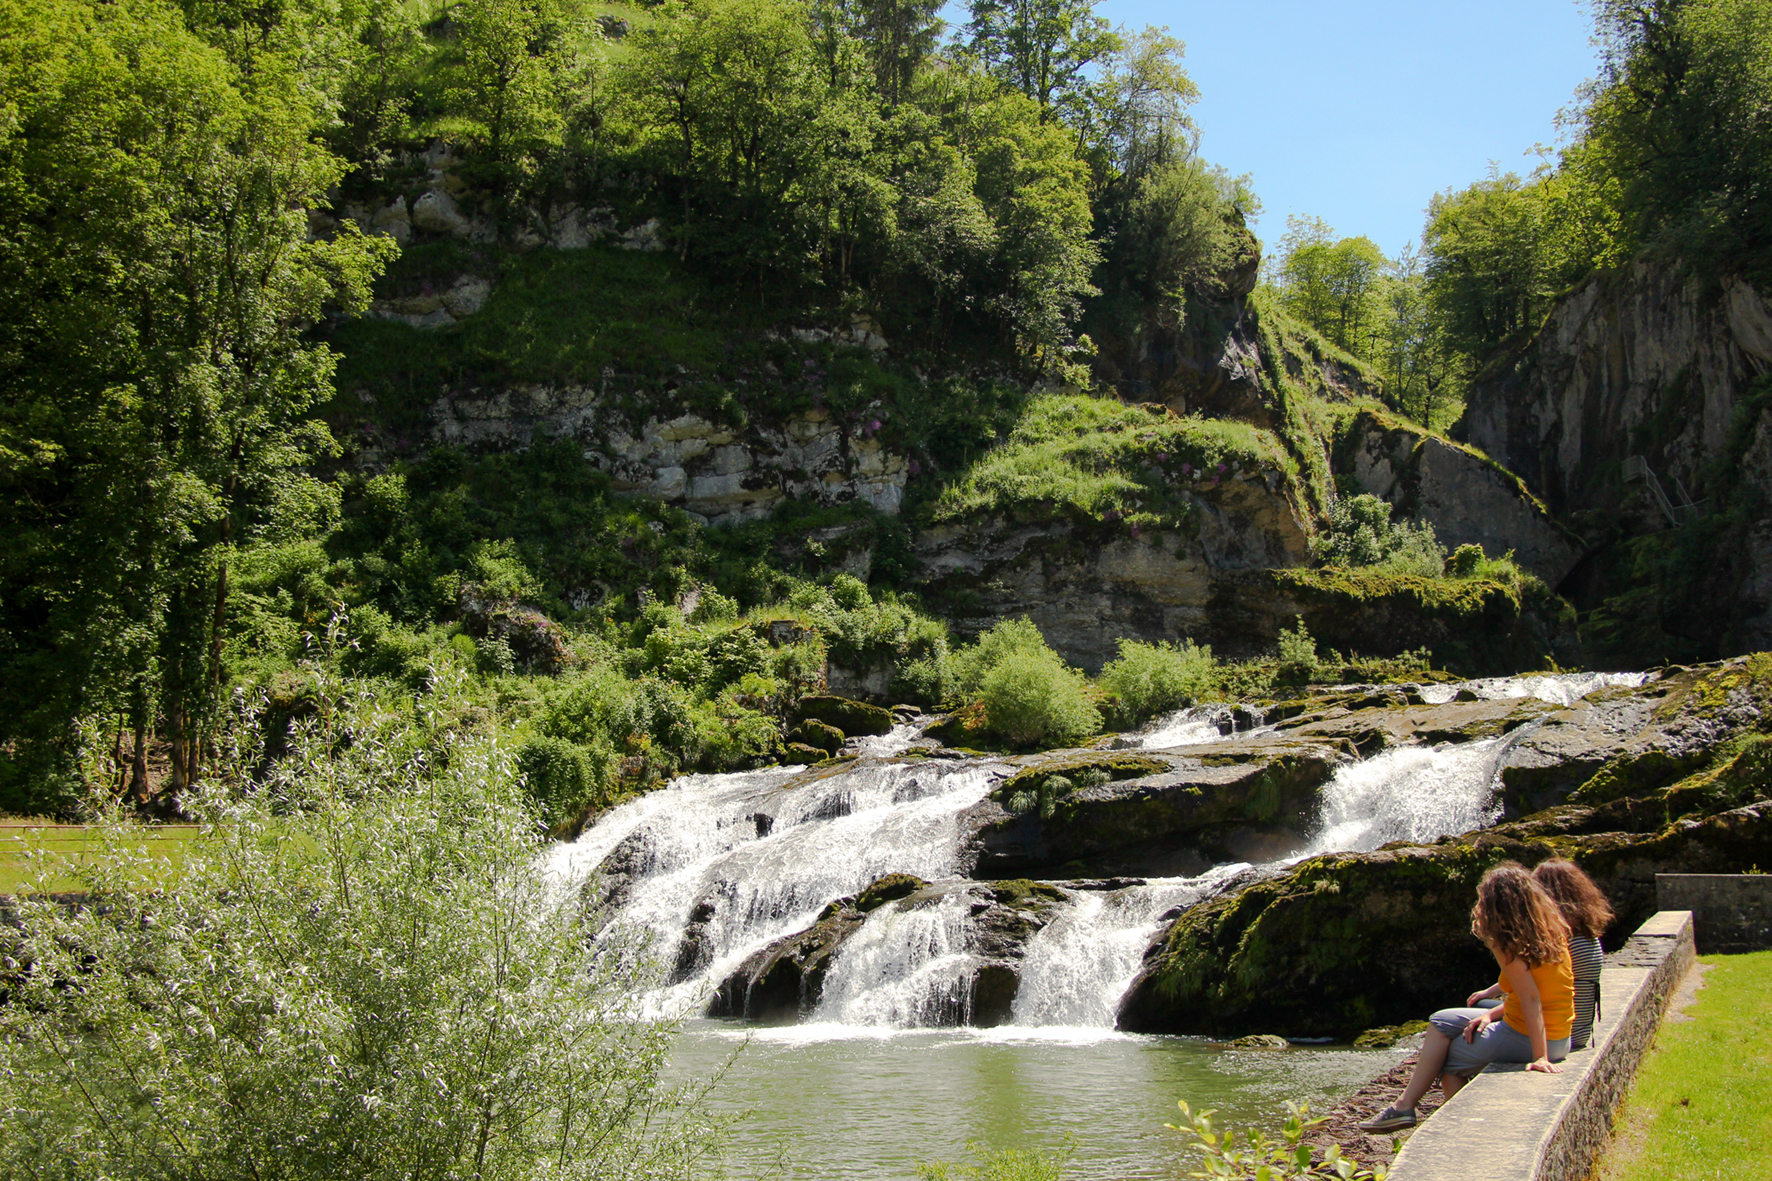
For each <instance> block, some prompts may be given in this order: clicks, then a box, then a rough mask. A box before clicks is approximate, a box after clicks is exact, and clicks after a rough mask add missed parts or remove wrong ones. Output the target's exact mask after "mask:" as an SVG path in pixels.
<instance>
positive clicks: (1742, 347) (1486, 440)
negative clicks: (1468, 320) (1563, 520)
mask: <svg viewBox="0 0 1772 1181" xmlns="http://www.w3.org/2000/svg"><path fill="white" fill-rule="evenodd" d="M1768 370H1772V307H1768V306H1767V303H1766V300H1765V299H1764V298H1763V297H1762V296H1761V295H1760V294H1759V293H1757V292H1756V291H1754V289H1753V288H1752V287H1750V286H1748V285H1747V284H1746V283H1743V282H1741V281H1739V280H1733V279H1731V280H1728V281H1726V282H1724V283H1723V284H1722V286H1721V288H1720V290H1718V289H1710V290H1707V289H1706V286H1705V285H1704V284H1702V283H1700V282H1699V281H1697V280H1694V279H1685V278H1681V277H1679V276H1677V275H1675V274H1672V273H1669V272H1668V271H1666V270H1664V269H1662V268H1658V267H1655V266H1652V265H1650V264H1648V263H1639V264H1638V265H1636V266H1634V267H1633V268H1631V269H1630V271H1628V272H1627V273H1626V274H1625V275H1624V276H1622V277H1620V278H1616V279H1595V280H1591V281H1589V282H1588V283H1586V284H1585V285H1583V286H1582V287H1581V288H1580V289H1579V290H1577V291H1576V292H1575V293H1574V294H1573V295H1571V296H1570V297H1569V298H1568V299H1566V300H1564V301H1563V303H1562V304H1561V305H1560V306H1558V307H1557V309H1556V310H1555V311H1553V312H1552V313H1551V315H1550V318H1549V319H1548V320H1547V321H1546V323H1545V326H1544V328H1543V329H1542V331H1540V333H1539V334H1538V337H1537V338H1536V339H1535V340H1534V341H1533V343H1532V345H1531V346H1530V347H1528V348H1527V349H1526V350H1525V351H1524V352H1523V353H1522V354H1521V355H1520V356H1519V357H1518V358H1517V359H1516V360H1515V361H1514V362H1513V364H1512V365H1511V366H1509V367H1508V368H1507V369H1506V370H1505V371H1503V372H1502V373H1501V374H1500V375H1499V376H1498V377H1496V378H1495V379H1494V380H1491V381H1485V382H1482V383H1479V384H1478V385H1476V386H1474V387H1473V388H1472V389H1471V392H1470V397H1469V401H1468V402H1467V405H1466V410H1465V425H1466V430H1467V431H1468V433H1469V437H1470V441H1471V442H1472V443H1474V444H1476V445H1477V446H1478V447H1481V448H1482V449H1483V450H1484V451H1486V452H1487V453H1489V454H1490V455H1492V456H1494V457H1495V458H1496V459H1497V460H1498V461H1500V462H1501V463H1502V464H1504V465H1506V466H1507V467H1508V468H1509V469H1511V470H1513V471H1515V472H1517V473H1519V475H1520V476H1521V478H1523V479H1524V480H1525V481H1526V482H1527V483H1528V484H1530V485H1531V486H1532V487H1533V488H1534V489H1536V490H1537V491H1538V492H1539V494H1540V495H1541V496H1543V497H1544V498H1545V500H1546V502H1547V503H1548V504H1549V505H1550V507H1551V509H1552V510H1553V511H1554V512H1558V513H1569V512H1574V511H1578V510H1581V509H1594V508H1598V509H1605V510H1608V511H1612V510H1616V509H1620V508H1627V502H1630V503H1629V506H1628V508H1627V511H1631V512H1635V513H1638V514H1641V515H1644V516H1647V517H1650V518H1653V515H1654V513H1655V512H1656V511H1658V510H1655V509H1654V506H1652V505H1650V504H1648V503H1647V501H1646V500H1645V499H1644V498H1642V497H1641V496H1640V495H1637V494H1636V492H1635V490H1634V489H1633V488H1631V487H1628V486H1626V485H1625V484H1624V483H1623V481H1622V471H1621V463H1622V461H1623V459H1624V457H1625V456H1626V455H1629V454H1642V455H1643V456H1644V457H1645V458H1647V459H1648V461H1649V463H1650V465H1651V466H1652V467H1653V468H1654V469H1655V470H1656V472H1657V474H1658V475H1659V476H1660V477H1661V478H1662V480H1663V481H1669V480H1671V479H1678V480H1679V481H1681V483H1683V484H1684V485H1685V486H1686V487H1687V488H1688V489H1689V490H1691V491H1692V494H1693V495H1694V496H1702V495H1703V491H1704V488H1703V481H1702V474H1703V473H1702V470H1701V469H1702V468H1703V465H1704V463H1705V461H1706V460H1708V459H1711V458H1714V457H1716V456H1719V455H1721V454H1722V453H1723V452H1724V449H1725V447H1726V446H1727V444H1728V437H1729V431H1730V426H1731V423H1732V421H1733V418H1734V414H1735V408H1736V406H1737V405H1738V404H1739V403H1740V402H1741V400H1742V399H1743V398H1744V397H1745V396H1746V393H1747V387H1748V385H1749V384H1750V383H1751V382H1752V381H1753V380H1754V379H1755V378H1756V377H1758V376H1759V375H1761V374H1764V373H1766V372H1767V371H1768ZM1746 462H1747V463H1748V465H1749V466H1750V467H1751V468H1752V469H1753V471H1754V472H1755V473H1756V474H1757V475H1759V476H1761V477H1765V476H1772V434H1769V433H1768V432H1767V431H1766V430H1765V429H1764V428H1761V429H1759V430H1756V432H1755V438H1754V442H1753V444H1752V445H1751V446H1750V448H1749V451H1748V455H1747V457H1746ZM1668 491H1669V492H1670V493H1671V492H1672V491H1673V489H1672V488H1671V486H1670V487H1669V489H1668Z"/></svg>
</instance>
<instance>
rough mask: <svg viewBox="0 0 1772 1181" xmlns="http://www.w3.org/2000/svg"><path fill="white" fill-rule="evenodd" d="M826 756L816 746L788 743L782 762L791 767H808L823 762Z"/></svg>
mask: <svg viewBox="0 0 1772 1181" xmlns="http://www.w3.org/2000/svg"><path fill="white" fill-rule="evenodd" d="M827 757H828V756H827V755H826V753H825V752H824V751H822V750H820V749H818V747H816V746H807V745H806V744H805V743H804V742H790V743H788V744H787V748H786V750H785V752H784V753H783V755H782V762H784V763H787V764H788V765H789V766H792V767H810V766H812V765H813V764H815V763H821V762H823V761H824V760H825V759H826V758H827Z"/></svg>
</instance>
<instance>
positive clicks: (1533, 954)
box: [1471, 861, 1569, 968]
mask: <svg viewBox="0 0 1772 1181" xmlns="http://www.w3.org/2000/svg"><path fill="white" fill-rule="evenodd" d="M1471 934H1473V935H1475V936H1476V937H1477V938H1478V939H1481V940H1482V941H1483V942H1484V943H1486V944H1488V945H1489V948H1490V950H1491V951H1495V952H1498V953H1500V954H1501V956H1502V957H1503V958H1505V959H1516V960H1524V961H1525V962H1526V966H1527V967H1528V968H1536V967H1538V966H1539V965H1540V964H1548V963H1551V962H1552V961H1554V960H1559V959H1562V958H1563V957H1564V956H1565V955H1568V954H1569V924H1568V923H1566V922H1564V921H1563V915H1562V912H1561V911H1560V910H1558V909H1557V904H1556V902H1555V901H1554V900H1552V898H1551V896H1550V895H1549V894H1547V893H1545V890H1544V887H1543V886H1541V885H1539V884H1538V882H1537V881H1535V880H1534V879H1533V877H1532V875H1531V874H1530V873H1527V872H1526V867H1525V866H1523V865H1521V864H1519V863H1518V862H1517V861H1504V862H1502V863H1501V864H1500V865H1497V866H1496V867H1495V868H1494V869H1491V870H1490V871H1489V872H1488V873H1486V874H1484V875H1483V880H1482V881H1481V882H1479V883H1477V904H1476V905H1475V906H1473V907H1472V908H1471Z"/></svg>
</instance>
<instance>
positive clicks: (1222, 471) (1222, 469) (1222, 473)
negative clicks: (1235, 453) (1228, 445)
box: [1218, 463, 1224, 476]
mask: <svg viewBox="0 0 1772 1181" xmlns="http://www.w3.org/2000/svg"><path fill="white" fill-rule="evenodd" d="M1218 474H1219V475H1221V476H1222V475H1224V464H1222V463H1221V464H1219V465H1218Z"/></svg>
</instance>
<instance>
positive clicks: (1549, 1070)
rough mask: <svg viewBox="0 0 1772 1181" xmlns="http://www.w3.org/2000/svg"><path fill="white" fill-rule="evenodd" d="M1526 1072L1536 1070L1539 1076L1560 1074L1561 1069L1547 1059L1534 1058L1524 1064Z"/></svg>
mask: <svg viewBox="0 0 1772 1181" xmlns="http://www.w3.org/2000/svg"><path fill="white" fill-rule="evenodd" d="M1526 1069H1527V1070H1536V1071H1538V1073H1540V1074H1562V1073H1563V1068H1562V1067H1561V1066H1558V1065H1557V1064H1556V1063H1555V1062H1552V1061H1551V1060H1550V1059H1549V1058H1534V1059H1533V1060H1532V1061H1530V1062H1528V1063H1526Z"/></svg>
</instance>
